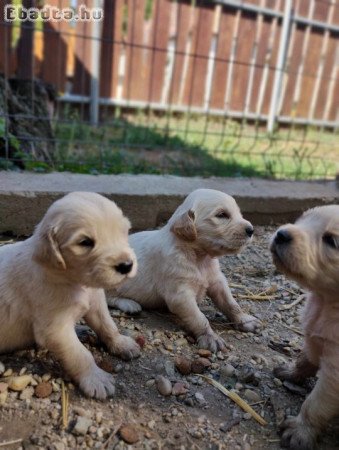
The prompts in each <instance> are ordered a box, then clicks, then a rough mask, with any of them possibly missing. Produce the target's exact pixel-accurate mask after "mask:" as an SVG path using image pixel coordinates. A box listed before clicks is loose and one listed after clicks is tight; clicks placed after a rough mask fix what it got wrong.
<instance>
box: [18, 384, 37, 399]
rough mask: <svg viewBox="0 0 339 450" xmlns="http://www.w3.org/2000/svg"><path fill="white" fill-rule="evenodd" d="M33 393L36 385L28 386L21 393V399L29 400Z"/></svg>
mask: <svg viewBox="0 0 339 450" xmlns="http://www.w3.org/2000/svg"><path fill="white" fill-rule="evenodd" d="M33 394H34V387H33V386H28V387H26V389H24V390H23V391H22V392H21V393H20V396H19V398H20V400H29V399H31V398H32V397H33Z"/></svg>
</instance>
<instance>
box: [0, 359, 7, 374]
mask: <svg viewBox="0 0 339 450" xmlns="http://www.w3.org/2000/svg"><path fill="white" fill-rule="evenodd" d="M5 370H6V368H5V366H4V364H3V363H2V362H1V361H0V375H2V374H3V373H4V372H5Z"/></svg>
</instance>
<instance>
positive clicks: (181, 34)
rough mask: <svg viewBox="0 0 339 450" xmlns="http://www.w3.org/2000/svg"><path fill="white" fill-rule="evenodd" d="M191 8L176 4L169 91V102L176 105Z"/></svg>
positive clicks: (184, 4) (178, 98) (189, 31)
mask: <svg viewBox="0 0 339 450" xmlns="http://www.w3.org/2000/svg"><path fill="white" fill-rule="evenodd" d="M193 12H194V11H193V8H192V6H191V4H190V3H186V2H185V1H180V3H178V17H177V37H176V54H175V60H174V67H173V75H172V80H171V89H170V102H171V103H173V104H178V103H179V102H180V89H181V83H182V81H183V78H182V77H183V75H184V74H183V69H184V64H185V58H186V55H185V53H186V45H187V41H188V39H189V35H190V33H191V26H190V24H191V16H192V14H193Z"/></svg>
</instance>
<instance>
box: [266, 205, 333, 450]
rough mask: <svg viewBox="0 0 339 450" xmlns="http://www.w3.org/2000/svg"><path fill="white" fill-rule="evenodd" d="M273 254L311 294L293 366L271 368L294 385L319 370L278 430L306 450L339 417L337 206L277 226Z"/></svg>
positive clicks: (286, 440)
mask: <svg viewBox="0 0 339 450" xmlns="http://www.w3.org/2000/svg"><path fill="white" fill-rule="evenodd" d="M271 252H272V255H273V260H274V263H275V265H276V266H277V268H278V269H279V270H281V271H282V272H284V273H285V274H286V275H287V276H288V277H290V278H292V279H294V280H296V281H297V282H298V283H300V284H301V285H302V286H303V287H305V288H306V289H307V290H309V291H310V292H309V294H308V299H307V303H306V306H305V311H304V317H303V327H304V334H305V342H304V348H303V350H302V352H301V354H300V356H299V358H298V359H297V361H296V363H295V364H294V365H292V366H289V365H287V366H282V367H279V368H276V369H275V374H276V376H278V377H279V378H282V379H285V380H291V381H294V382H300V381H302V380H304V379H305V378H307V377H311V376H314V375H316V373H317V371H318V370H319V373H318V380H317V383H316V386H315V388H314V389H313V391H312V392H311V394H310V395H309V396H308V397H307V399H306V400H305V402H304V403H303V405H302V407H301V411H300V413H299V415H298V416H297V417H290V418H288V419H287V420H286V421H285V422H284V424H283V427H282V428H283V434H282V444H283V445H284V446H289V447H291V448H294V449H304V450H306V449H307V450H309V449H312V448H314V446H315V444H316V438H317V436H318V434H319V433H320V431H321V430H322V429H323V428H324V427H325V426H326V425H327V423H328V421H329V420H330V419H331V418H332V417H334V416H336V415H339V206H336V205H333V206H323V207H319V208H315V209H311V210H309V211H307V212H306V213H305V214H304V215H303V216H302V217H301V218H300V219H299V220H298V221H297V222H296V224H295V225H285V226H283V227H281V228H280V229H279V230H278V231H277V232H276V234H275V236H274V238H273V241H272V244H271Z"/></svg>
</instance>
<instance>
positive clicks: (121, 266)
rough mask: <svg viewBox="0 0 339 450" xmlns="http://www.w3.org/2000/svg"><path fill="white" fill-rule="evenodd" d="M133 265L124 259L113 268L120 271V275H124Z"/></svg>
mask: <svg viewBox="0 0 339 450" xmlns="http://www.w3.org/2000/svg"><path fill="white" fill-rule="evenodd" d="M132 267H133V262H132V261H125V262H123V263H120V264H118V265H117V266H114V269H115V270H116V271H117V272H119V273H121V274H122V275H126V273H130V271H131V270H132Z"/></svg>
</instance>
